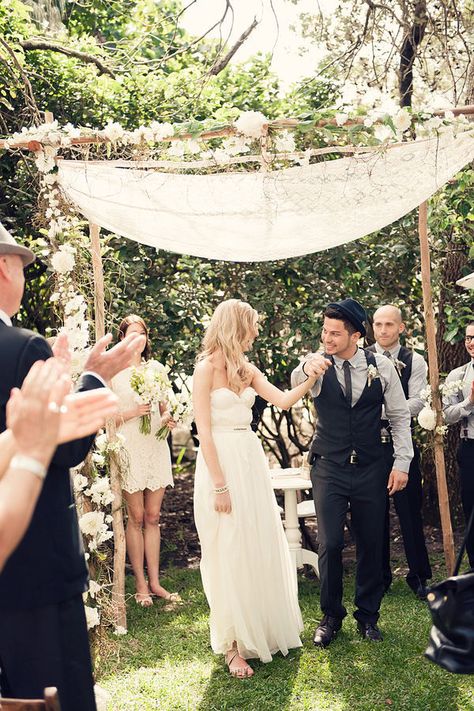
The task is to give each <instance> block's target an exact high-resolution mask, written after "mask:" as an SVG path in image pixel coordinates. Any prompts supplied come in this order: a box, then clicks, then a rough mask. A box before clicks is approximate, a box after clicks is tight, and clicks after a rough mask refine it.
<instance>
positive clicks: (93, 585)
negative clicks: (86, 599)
mask: <svg viewBox="0 0 474 711" xmlns="http://www.w3.org/2000/svg"><path fill="white" fill-rule="evenodd" d="M100 590H102V585H99V583H97V582H96V581H95V580H89V595H90V596H91V597H92V598H95V596H96V595H97V593H98V592H99V591H100Z"/></svg>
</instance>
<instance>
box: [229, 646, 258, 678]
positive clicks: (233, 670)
mask: <svg viewBox="0 0 474 711" xmlns="http://www.w3.org/2000/svg"><path fill="white" fill-rule="evenodd" d="M236 657H239V659H240V660H241V661H242V662H243V663H244V665H245V666H242V665H240V666H234V667H231V665H232V662H233V661H234V659H235V658H236ZM224 658H225V663H226V664H227V666H228V668H229V672H230V675H231V676H233V677H234V679H248V678H249V677H251V676H253V669H252V667H251V666H250V665H249V664H247V662H246V661H245V659H243V658H242V657H241V656H240V655H239V651H238V649H235V647H233V648H232V649H230V650H229V651H228V652H227V653H226V654H225V657H224Z"/></svg>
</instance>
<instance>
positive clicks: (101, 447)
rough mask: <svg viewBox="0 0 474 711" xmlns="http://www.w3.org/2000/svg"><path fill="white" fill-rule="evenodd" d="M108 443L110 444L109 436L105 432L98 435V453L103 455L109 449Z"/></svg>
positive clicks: (96, 445)
mask: <svg viewBox="0 0 474 711" xmlns="http://www.w3.org/2000/svg"><path fill="white" fill-rule="evenodd" d="M107 442H108V439H107V435H106V434H105V432H103V433H102V434H98V435H97V437H96V438H95V443H94V446H95V448H96V449H97V451H98V452H100V453H101V454H103V453H104V451H105V448H106V447H107Z"/></svg>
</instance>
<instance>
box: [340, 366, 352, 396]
mask: <svg viewBox="0 0 474 711" xmlns="http://www.w3.org/2000/svg"><path fill="white" fill-rule="evenodd" d="M342 367H343V368H344V384H345V386H346V402H347V404H348V405H349V407H352V379H351V364H350V363H349V361H348V360H345V361H344V363H343V364H342Z"/></svg>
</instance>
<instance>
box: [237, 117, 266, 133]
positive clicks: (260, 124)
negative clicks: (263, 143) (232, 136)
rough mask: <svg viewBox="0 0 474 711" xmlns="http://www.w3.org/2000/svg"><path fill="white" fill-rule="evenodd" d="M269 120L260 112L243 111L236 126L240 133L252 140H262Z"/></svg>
mask: <svg viewBox="0 0 474 711" xmlns="http://www.w3.org/2000/svg"><path fill="white" fill-rule="evenodd" d="M267 124H268V119H267V117H266V116H264V115H263V114H262V113H261V112H260V111H243V112H242V113H241V114H240V116H239V118H238V119H237V121H235V123H234V126H235V128H236V129H237V131H238V132H239V133H243V134H244V136H250V137H251V138H260V136H263V135H264V128H265V126H266V125H267Z"/></svg>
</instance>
